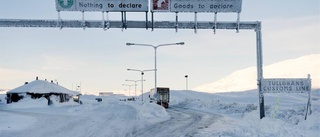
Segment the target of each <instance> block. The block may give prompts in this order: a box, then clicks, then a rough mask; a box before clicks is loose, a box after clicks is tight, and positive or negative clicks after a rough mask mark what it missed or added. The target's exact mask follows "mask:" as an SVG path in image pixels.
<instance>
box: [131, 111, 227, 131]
mask: <svg viewBox="0 0 320 137" xmlns="http://www.w3.org/2000/svg"><path fill="white" fill-rule="evenodd" d="M167 112H168V113H169V114H170V116H171V117H170V119H169V120H167V121H163V122H160V123H157V124H154V125H149V126H148V127H146V128H145V129H143V130H141V131H140V132H137V133H134V134H133V136H136V137H146V136H150V135H152V136H154V137H188V136H189V137H194V136H197V135H198V136H201V135H199V133H200V132H201V131H200V130H202V129H205V128H208V126H210V125H211V124H212V123H214V122H215V121H217V120H218V119H219V118H220V117H222V116H221V115H218V114H212V113H206V112H201V111H197V110H193V109H187V108H181V107H171V108H169V109H167Z"/></svg>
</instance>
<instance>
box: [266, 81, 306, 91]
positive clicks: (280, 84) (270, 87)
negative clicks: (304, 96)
mask: <svg viewBox="0 0 320 137" xmlns="http://www.w3.org/2000/svg"><path fill="white" fill-rule="evenodd" d="M261 91H262V92H263V93H306V92H308V93H310V91H311V79H308V78H301V79H262V80H261Z"/></svg>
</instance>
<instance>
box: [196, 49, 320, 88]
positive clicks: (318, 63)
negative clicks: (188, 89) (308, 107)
mask: <svg viewBox="0 0 320 137" xmlns="http://www.w3.org/2000/svg"><path fill="white" fill-rule="evenodd" d="M263 73H264V74H263V75H264V78H307V75H308V74H310V75H311V79H312V88H313V89H319V88H320V54H312V55H307V56H302V57H299V58H296V59H289V60H285V61H281V62H278V63H274V64H271V65H268V66H264V67H263ZM256 79H257V68H256V67H249V68H246V69H243V70H238V71H235V72H233V73H231V74H230V75H228V76H226V77H224V78H222V79H220V80H218V81H215V82H213V83H209V84H204V85H201V86H198V87H196V88H194V89H193V90H196V91H204V92H211V93H216V92H228V91H244V90H251V89H256V88H257V84H256V83H257V81H256Z"/></svg>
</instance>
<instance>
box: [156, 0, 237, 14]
mask: <svg viewBox="0 0 320 137" xmlns="http://www.w3.org/2000/svg"><path fill="white" fill-rule="evenodd" d="M151 2H152V3H151V7H152V8H151V11H166V12H237V13H240V12H241V6H242V0H152V1H151Z"/></svg>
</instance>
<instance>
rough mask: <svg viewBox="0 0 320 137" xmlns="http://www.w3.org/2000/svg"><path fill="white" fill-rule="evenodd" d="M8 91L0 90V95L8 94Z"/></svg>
mask: <svg viewBox="0 0 320 137" xmlns="http://www.w3.org/2000/svg"><path fill="white" fill-rule="evenodd" d="M7 91H9V90H8V89H0V94H7Z"/></svg>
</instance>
